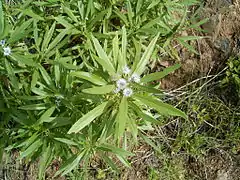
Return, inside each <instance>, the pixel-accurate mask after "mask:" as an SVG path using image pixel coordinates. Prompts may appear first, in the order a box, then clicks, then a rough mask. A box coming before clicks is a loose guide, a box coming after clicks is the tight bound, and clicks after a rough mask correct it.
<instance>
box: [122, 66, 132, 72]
mask: <svg viewBox="0 0 240 180" xmlns="http://www.w3.org/2000/svg"><path fill="white" fill-rule="evenodd" d="M130 72H131V69H130V68H129V67H128V66H124V67H123V74H129V73H130Z"/></svg>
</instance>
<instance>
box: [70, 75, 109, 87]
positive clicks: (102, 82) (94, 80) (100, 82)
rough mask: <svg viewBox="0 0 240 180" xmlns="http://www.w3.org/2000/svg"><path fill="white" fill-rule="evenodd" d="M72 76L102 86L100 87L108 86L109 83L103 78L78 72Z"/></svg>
mask: <svg viewBox="0 0 240 180" xmlns="http://www.w3.org/2000/svg"><path fill="white" fill-rule="evenodd" d="M70 75H71V76H75V77H79V78H81V79H84V80H87V81H90V82H92V83H93V84H96V85H100V86H103V85H106V84H107V82H106V81H105V80H104V79H103V78H101V77H99V76H97V75H95V74H92V73H88V72H83V71H77V72H71V73H70Z"/></svg>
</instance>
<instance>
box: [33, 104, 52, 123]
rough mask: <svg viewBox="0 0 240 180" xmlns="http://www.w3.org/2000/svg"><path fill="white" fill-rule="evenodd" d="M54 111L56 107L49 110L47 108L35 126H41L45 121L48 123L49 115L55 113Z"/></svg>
mask: <svg viewBox="0 0 240 180" xmlns="http://www.w3.org/2000/svg"><path fill="white" fill-rule="evenodd" d="M55 109H56V106H55V105H54V106H52V107H51V108H49V109H48V110H47V111H45V112H44V113H43V115H42V116H41V117H40V118H39V120H38V122H37V124H41V123H43V122H45V121H48V120H49V118H50V117H51V115H52V114H53V112H54V111H55Z"/></svg>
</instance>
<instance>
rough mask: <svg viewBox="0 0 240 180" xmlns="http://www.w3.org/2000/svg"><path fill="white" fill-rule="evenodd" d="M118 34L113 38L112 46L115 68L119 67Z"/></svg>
mask: <svg viewBox="0 0 240 180" xmlns="http://www.w3.org/2000/svg"><path fill="white" fill-rule="evenodd" d="M118 43H119V41H118V34H116V36H115V37H114V38H113V40H112V44H113V60H114V67H115V68H116V67H117V62H118V50H119V49H118V48H119V47H118Z"/></svg>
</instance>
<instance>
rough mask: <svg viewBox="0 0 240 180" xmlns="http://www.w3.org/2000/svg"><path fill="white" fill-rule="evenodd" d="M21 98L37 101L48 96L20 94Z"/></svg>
mask: <svg viewBox="0 0 240 180" xmlns="http://www.w3.org/2000/svg"><path fill="white" fill-rule="evenodd" d="M18 98H19V99H22V100H28V101H36V100H41V99H44V98H46V97H45V96H18Z"/></svg>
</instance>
